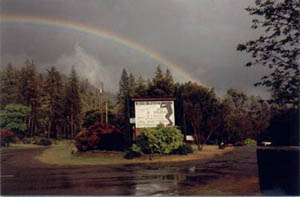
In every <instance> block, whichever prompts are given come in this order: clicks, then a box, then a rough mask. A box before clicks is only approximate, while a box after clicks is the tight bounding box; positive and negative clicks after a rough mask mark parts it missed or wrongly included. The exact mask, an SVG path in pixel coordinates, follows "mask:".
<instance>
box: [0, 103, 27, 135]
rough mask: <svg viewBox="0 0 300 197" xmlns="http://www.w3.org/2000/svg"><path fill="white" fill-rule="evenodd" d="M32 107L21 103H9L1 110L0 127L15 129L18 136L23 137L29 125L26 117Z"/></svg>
mask: <svg viewBox="0 0 300 197" xmlns="http://www.w3.org/2000/svg"><path fill="white" fill-rule="evenodd" d="M29 112H30V108H29V107H27V106H24V105H20V104H8V105H7V106H6V107H5V109H4V110H2V111H0V127H1V128H6V129H9V130H11V131H13V132H14V133H15V134H16V135H17V136H19V137H21V138H23V137H24V135H25V131H26V129H27V125H26V122H25V119H26V117H27V116H28V114H29Z"/></svg>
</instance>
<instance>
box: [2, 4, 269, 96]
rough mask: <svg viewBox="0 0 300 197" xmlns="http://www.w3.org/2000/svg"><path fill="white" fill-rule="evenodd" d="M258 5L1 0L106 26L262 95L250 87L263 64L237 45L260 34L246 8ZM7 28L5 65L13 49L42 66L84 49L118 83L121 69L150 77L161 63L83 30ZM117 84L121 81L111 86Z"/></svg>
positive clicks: (17, 10) (199, 72) (224, 83)
mask: <svg viewBox="0 0 300 197" xmlns="http://www.w3.org/2000/svg"><path fill="white" fill-rule="evenodd" d="M252 3H253V1H252V0H243V1H241V0H164V1H161V0H151V1H148V0H113V1H105V0H103V1H96V0H87V1H81V0H68V1H62V0H51V1H50V0H28V1H19V0H8V1H5V0H2V1H1V9H2V13H12V14H21V15H22V14H24V15H33V16H43V17H49V18H56V19H60V20H67V21H76V22H78V23H83V24H87V25H90V26H96V27H99V28H103V29H107V30H109V31H112V32H115V33H117V34H119V35H121V36H123V37H126V38H128V39H130V40H133V41H135V42H137V43H139V44H140V45H143V46H147V47H148V48H151V49H152V50H154V51H156V52H157V53H158V54H161V55H162V56H164V57H166V58H167V59H169V60H171V61H172V62H175V63H176V64H178V65H180V66H182V67H183V70H185V71H187V72H189V73H192V75H193V76H194V77H195V78H198V79H199V80H200V81H202V82H203V83H205V84H206V85H207V86H209V87H214V88H215V89H216V90H217V91H218V92H219V93H224V92H225V90H226V89H227V88H229V87H235V88H239V89H243V90H245V91H247V92H251V93H255V90H257V93H259V94H261V95H264V94H265V92H263V91H261V90H259V89H254V87H253V85H252V84H253V83H254V82H256V81H257V80H258V79H259V77H260V76H261V74H262V73H264V72H263V70H261V69H259V68H257V69H255V70H251V71H249V69H246V68H244V67H243V65H244V64H245V62H246V61H247V58H248V56H247V55H244V54H240V53H239V52H237V51H236V50H235V49H236V46H237V44H238V43H240V42H243V41H246V40H249V39H253V38H255V37H256V36H257V35H256V34H254V32H253V31H252V30H251V29H250V25H251V18H250V17H249V16H248V14H247V12H246V11H245V10H244V8H245V7H247V6H249V5H250V4H252ZM2 26H3V28H1V33H2V37H1V42H2V43H1V45H2V46H1V47H2V54H1V56H2V57H3V58H2V59H3V60H2V62H3V63H6V62H8V61H13V60H12V59H11V58H12V57H13V56H14V55H15V56H21V55H22V57H32V58H34V59H36V60H37V61H38V62H39V63H40V64H41V65H44V66H47V65H50V64H62V62H64V63H66V62H68V64H71V63H74V64H78V61H79V59H78V57H80V53H81V55H82V54H84V55H85V59H86V62H82V63H81V67H83V66H88V65H89V63H88V62H89V61H90V62H93V63H91V64H93V65H97V64H98V65H99V66H100V67H101V68H102V72H107V74H106V75H110V76H111V79H112V81H113V82H117V81H118V79H119V74H120V72H121V68H123V67H126V68H127V69H128V70H129V71H131V72H134V73H135V74H143V75H145V76H146V77H151V76H152V75H153V72H154V68H155V65H156V64H157V63H159V62H158V61H156V60H153V59H151V58H149V57H148V56H147V55H145V54H142V53H140V52H138V51H135V50H132V49H129V48H126V47H124V46H120V45H119V44H117V43H113V42H111V41H109V40H104V39H99V38H96V37H93V36H90V35H87V34H82V33H79V32H72V31H70V30H66V29H62V28H53V27H46V26H44V27H40V26H36V25H23V26H22V25H19V24H2ZM75 56H76V57H75ZM71 57H72V58H71ZM66 59H67V60H68V61H66ZM71 59H73V60H74V61H73V62H71ZM62 60H64V61H62ZM95 61H97V62H98V63H96V62H95ZM79 67H80V66H79ZM94 67H95V66H94ZM94 67H91V68H90V69H92V68H94ZM65 70H67V69H65ZM87 70H89V69H83V71H85V72H88V71H87ZM103 70H105V71H103ZM99 72H100V71H99ZM110 72H111V73H110ZM173 72H174V71H173ZM116 73H117V74H116ZM149 73H151V75H150V74H149ZM86 76H89V75H88V74H87V75H86ZM176 76H179V75H178V74H176ZM94 77H95V76H94ZM177 79H178V80H179V78H177ZM92 81H93V80H92ZM113 82H112V83H113ZM116 87H117V83H115V85H112V86H111V89H116Z"/></svg>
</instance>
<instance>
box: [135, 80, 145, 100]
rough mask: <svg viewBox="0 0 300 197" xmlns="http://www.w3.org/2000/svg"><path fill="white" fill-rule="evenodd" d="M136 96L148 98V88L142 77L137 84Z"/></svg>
mask: <svg viewBox="0 0 300 197" xmlns="http://www.w3.org/2000/svg"><path fill="white" fill-rule="evenodd" d="M135 96H136V97H141V98H142V97H147V87H146V84H145V80H144V79H143V77H142V76H141V75H140V76H139V78H138V80H137V82H136V88H135Z"/></svg>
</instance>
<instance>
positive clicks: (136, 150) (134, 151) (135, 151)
mask: <svg viewBox="0 0 300 197" xmlns="http://www.w3.org/2000/svg"><path fill="white" fill-rule="evenodd" d="M143 154H144V153H143V152H142V150H141V148H140V147H139V146H137V145H136V144H133V145H132V147H131V148H130V149H129V151H128V152H127V153H126V154H125V156H124V158H125V159H133V158H136V157H140V156H142V155H143Z"/></svg>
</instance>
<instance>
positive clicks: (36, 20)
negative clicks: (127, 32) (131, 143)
mask: <svg viewBox="0 0 300 197" xmlns="http://www.w3.org/2000/svg"><path fill="white" fill-rule="evenodd" d="M0 19H1V20H0V21H1V22H8V23H27V24H35V25H46V26H51V27H56V28H67V29H70V30H75V31H78V32H82V33H86V34H89V35H93V36H96V37H100V38H104V39H107V40H110V41H113V42H116V43H118V44H120V45H124V46H126V47H129V48H132V49H134V50H136V51H138V52H141V53H143V54H145V55H147V56H149V57H151V58H153V59H155V60H157V61H159V62H161V63H162V64H165V65H166V66H168V67H170V68H172V69H173V70H175V72H176V73H178V74H180V76H182V77H184V78H185V79H186V80H188V81H193V82H197V83H199V84H202V83H201V82H200V81H199V80H198V79H196V78H195V77H193V76H192V75H191V74H190V73H188V72H186V71H184V70H183V69H182V68H181V67H180V66H179V65H177V64H175V63H174V62H172V61H171V60H168V59H167V58H165V57H163V56H161V55H159V54H158V53H156V52H155V51H153V50H151V49H149V48H147V47H145V46H142V45H140V44H138V43H137V42H134V41H132V40H129V39H127V38H125V37H122V36H120V35H118V34H116V33H114V32H110V31H106V30H104V29H100V28H97V27H93V26H89V25H84V24H80V23H75V22H71V21H63V20H56V19H50V18H44V17H36V16H26V15H13V14H0Z"/></svg>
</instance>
